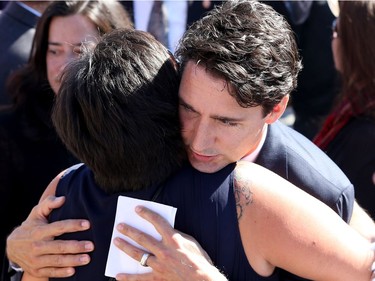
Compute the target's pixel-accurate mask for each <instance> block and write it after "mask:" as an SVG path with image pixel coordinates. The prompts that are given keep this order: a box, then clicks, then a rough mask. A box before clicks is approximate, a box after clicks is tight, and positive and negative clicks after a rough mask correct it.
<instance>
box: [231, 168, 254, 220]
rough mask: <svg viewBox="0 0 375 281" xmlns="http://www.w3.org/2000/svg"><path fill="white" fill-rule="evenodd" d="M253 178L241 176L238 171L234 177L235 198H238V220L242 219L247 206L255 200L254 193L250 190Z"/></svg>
mask: <svg viewBox="0 0 375 281" xmlns="http://www.w3.org/2000/svg"><path fill="white" fill-rule="evenodd" d="M250 187H251V180H249V179H248V178H244V177H241V176H240V175H238V173H236V174H235V178H234V199H235V200H236V209H237V220H240V219H241V217H242V215H243V212H244V209H245V207H246V206H248V205H250V204H251V203H252V202H253V193H252V192H251V190H250Z"/></svg>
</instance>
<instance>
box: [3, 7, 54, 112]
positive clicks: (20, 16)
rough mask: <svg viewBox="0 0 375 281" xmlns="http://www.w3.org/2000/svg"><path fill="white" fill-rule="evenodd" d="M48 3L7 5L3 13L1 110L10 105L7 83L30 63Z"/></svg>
mask: <svg viewBox="0 0 375 281" xmlns="http://www.w3.org/2000/svg"><path fill="white" fill-rule="evenodd" d="M49 2H50V1H11V2H9V3H7V2H5V4H7V5H5V6H4V7H3V9H4V10H3V11H1V12H0V41H1V44H0V65H1V67H0V108H2V107H5V106H6V105H10V104H11V100H10V97H9V96H8V95H7V94H6V90H5V85H6V80H7V78H8V77H9V75H10V74H11V73H12V72H13V71H15V70H16V69H18V68H20V67H21V66H23V65H25V64H26V63H27V61H28V59H29V56H30V50H31V45H32V42H33V38H34V34H35V25H36V23H37V21H38V19H39V17H40V14H41V13H42V12H43V11H44V10H45V8H46V7H47V5H48V4H49ZM0 4H4V2H0Z"/></svg>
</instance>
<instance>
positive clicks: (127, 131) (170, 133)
mask: <svg viewBox="0 0 375 281" xmlns="http://www.w3.org/2000/svg"><path fill="white" fill-rule="evenodd" d="M179 81H180V80H179V74H178V69H177V64H176V61H175V60H174V58H173V56H172V55H171V54H170V53H169V52H168V50H167V49H166V48H165V47H164V46H163V45H162V44H161V43H160V42H158V41H157V40H156V39H155V38H154V37H153V36H151V35H150V34H148V33H146V32H142V31H136V30H133V29H128V30H115V31H112V32H111V33H109V34H106V35H104V36H103V38H102V39H101V40H100V41H99V43H98V44H97V46H96V47H95V48H94V50H89V49H88V53H87V54H84V55H83V56H82V57H81V58H80V59H78V60H76V61H73V62H72V63H70V64H69V65H68V66H67V67H66V69H65V71H64V74H63V77H62V84H61V88H60V91H59V93H58V95H57V97H56V104H55V108H54V111H53V115H52V119H53V123H54V125H55V127H56V131H57V133H58V135H59V136H60V138H61V139H62V141H63V142H64V143H65V145H66V146H67V147H68V149H69V150H70V151H71V152H72V153H73V154H74V155H75V156H76V157H77V158H78V159H80V160H81V161H83V162H84V163H85V164H86V165H87V166H89V167H90V168H91V169H92V171H93V172H94V177H95V180H96V182H97V183H98V184H99V185H100V186H101V187H103V188H105V190H106V191H107V192H118V191H126V190H137V189H141V188H145V187H149V186H151V185H155V184H159V183H161V182H162V181H164V180H165V179H166V178H167V177H168V176H170V175H171V173H172V172H174V171H175V170H176V169H178V168H179V167H180V166H181V164H182V162H183V160H184V159H185V150H184V146H183V142H182V139H181V134H180V126H179V119H178V88H179Z"/></svg>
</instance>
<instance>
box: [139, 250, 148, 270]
mask: <svg viewBox="0 0 375 281" xmlns="http://www.w3.org/2000/svg"><path fill="white" fill-rule="evenodd" d="M150 256H151V254H150V253H144V254H143V255H142V258H141V261H140V262H139V263H140V264H141V265H142V266H144V267H148V265H147V260H148V258H149V257H150Z"/></svg>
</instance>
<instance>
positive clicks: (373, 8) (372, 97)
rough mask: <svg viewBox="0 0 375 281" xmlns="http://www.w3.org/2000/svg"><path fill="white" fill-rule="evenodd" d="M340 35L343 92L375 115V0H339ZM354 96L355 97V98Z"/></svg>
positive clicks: (366, 113) (357, 104) (367, 114)
mask: <svg viewBox="0 0 375 281" xmlns="http://www.w3.org/2000/svg"><path fill="white" fill-rule="evenodd" d="M338 30H339V38H338V40H341V42H340V43H341V44H340V51H341V52H340V54H339V55H340V62H341V65H342V70H341V73H340V74H341V84H342V95H341V96H340V98H341V97H347V98H349V99H350V100H352V103H355V104H354V106H357V107H364V105H368V104H369V103H373V104H374V106H372V107H371V106H367V108H368V109H367V111H366V112H365V113H364V114H365V115H366V116H371V117H372V118H373V119H375V47H374V46H375V36H374V34H375V2H374V1H363V0H359V1H340V19H339V26H338ZM353 99H354V100H353Z"/></svg>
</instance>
